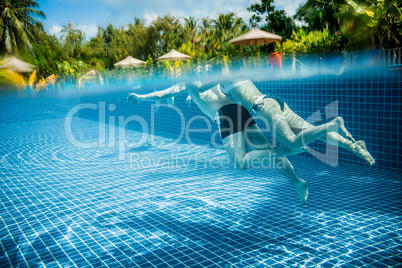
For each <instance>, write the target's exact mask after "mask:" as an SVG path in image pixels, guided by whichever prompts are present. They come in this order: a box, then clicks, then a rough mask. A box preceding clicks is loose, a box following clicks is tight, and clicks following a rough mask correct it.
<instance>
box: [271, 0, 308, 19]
mask: <svg viewBox="0 0 402 268" xmlns="http://www.w3.org/2000/svg"><path fill="white" fill-rule="evenodd" d="M305 2H306V0H280V1H278V2H277V3H275V7H276V9H284V10H285V11H286V14H287V15H288V16H293V15H294V14H296V9H297V8H298V7H299V6H300V4H302V3H305Z"/></svg>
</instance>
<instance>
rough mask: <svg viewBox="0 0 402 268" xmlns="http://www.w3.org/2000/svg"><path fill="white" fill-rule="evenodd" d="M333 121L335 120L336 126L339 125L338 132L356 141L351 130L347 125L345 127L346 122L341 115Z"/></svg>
mask: <svg viewBox="0 0 402 268" xmlns="http://www.w3.org/2000/svg"><path fill="white" fill-rule="evenodd" d="M331 122H333V123H334V124H336V126H337V127H338V130H337V131H336V132H338V133H339V134H340V135H342V136H343V137H345V138H348V139H350V140H351V141H353V142H356V140H355V139H354V138H353V137H352V134H350V133H349V131H347V129H346V127H345V122H344V121H343V118H342V117H340V116H337V117H336V118H335V119H334V120H332V121H331Z"/></svg>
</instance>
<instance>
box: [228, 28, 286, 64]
mask: <svg viewBox="0 0 402 268" xmlns="http://www.w3.org/2000/svg"><path fill="white" fill-rule="evenodd" d="M279 41H282V36H279V35H276V34H272V33H268V32H266V31H263V30H260V29H258V28H257V27H254V29H252V30H251V31H249V32H248V33H245V34H242V35H240V36H238V37H236V38H234V39H232V40H230V41H229V43H231V44H234V45H254V46H255V58H256V59H257V45H260V44H269V43H274V42H279Z"/></svg>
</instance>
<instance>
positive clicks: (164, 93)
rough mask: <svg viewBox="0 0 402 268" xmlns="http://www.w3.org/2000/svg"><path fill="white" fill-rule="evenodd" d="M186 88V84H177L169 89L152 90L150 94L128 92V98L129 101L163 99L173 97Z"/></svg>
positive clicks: (138, 101)
mask: <svg viewBox="0 0 402 268" xmlns="http://www.w3.org/2000/svg"><path fill="white" fill-rule="evenodd" d="M185 90H186V87H185V86H184V84H181V83H180V84H177V85H174V86H172V87H169V88H167V89H164V90H161V91H156V92H152V93H149V94H144V95H138V94H135V93H130V94H128V98H127V100H128V101H129V102H135V103H140V102H141V101H162V100H165V99H169V98H172V97H174V96H176V95H178V94H180V93H182V92H184V91H185Z"/></svg>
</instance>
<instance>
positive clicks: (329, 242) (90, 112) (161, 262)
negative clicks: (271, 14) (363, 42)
mask: <svg viewBox="0 0 402 268" xmlns="http://www.w3.org/2000/svg"><path fill="white" fill-rule="evenodd" d="M349 78H350V77H349ZM309 79H316V80H315V81H320V83H321V81H324V82H325V83H328V79H333V78H329V77H319V78H309ZM336 79H341V81H342V79H347V77H346V78H345V77H342V78H339V77H338V78H336ZM353 79H355V78H353ZM370 79H371V80H370V81H372V80H373V78H370ZM311 81H312V80H307V81H305V80H292V81H287V84H286V85H285V82H283V81H277V82H276V83H274V82H261V83H260V86H261V87H265V88H266V90H268V89H272V88H277V90H278V91H279V90H281V87H277V85H282V88H284V87H285V86H288V87H290V89H287V90H289V91H287V92H282V94H283V95H285V96H286V97H287V100H288V102H290V103H291V104H292V105H293V106H292V107H295V110H297V109H298V108H299V107H298V105H297V104H298V101H300V102H303V101H306V99H310V101H311V102H310V103H311V106H310V107H309V108H307V109H306V110H304V113H303V111H302V110H299V111H298V112H299V113H302V114H303V115H306V114H308V113H310V111H315V109H316V108H321V109H323V107H325V105H327V104H328V103H332V98H333V97H334V98H337V99H339V103H340V104H339V105H341V107H340V109H339V110H340V112H341V113H344V114H345V115H344V114H342V116H346V117H347V116H350V118H352V119H351V120H349V121H348V119H346V121H347V122H350V124H351V125H350V127H349V129H351V132H352V133H353V134H354V135H357V136H358V137H359V138H363V139H364V138H365V140H366V141H367V140H369V141H367V143H368V146H369V148H371V150H372V153H373V155H374V157H377V158H378V156H379V154H378V152H379V151H381V150H382V152H383V154H384V155H385V154H386V148H385V149H383V148H380V147H381V146H380V143H379V142H377V143H376V139H378V140H380V139H381V138H379V136H378V135H379V134H377V136H373V135H372V133H370V131H368V132H367V130H365V128H366V127H367V125H366V124H367V121H361V120H363V119H364V117H365V116H366V117H369V115H371V114H374V113H377V112H378V111H379V110H380V109H377V110H376V109H375V107H374V106H369V107H371V108H369V109H368V110H369V111H368V112H367V111H366V113H360V112H358V110H359V109H360V108H361V107H362V106H360V105H362V104H361V103H363V101H359V102H358V106H357V107H353V109H350V110H349V111H345V109H344V106H342V105H345V101H342V100H345V99H347V100H351V99H350V98H351V95H342V94H339V92H341V91H342V90H343V89H342V90H341V91H339V90H340V89H339V90H338V89H337V88H335V89H332V85H333V84H332V83H328V84H330V85H331V86H328V87H331V88H330V89H326V90H325V92H326V94H323V92H322V90H321V91H320V92H316V90H317V88H316V85H315V84H314V83H312V82H311ZM359 81H360V80H359ZM397 82H398V83H400V80H398V81H397ZM384 83H385V82H384ZM345 84H347V82H345ZM378 84H379V83H378ZM296 85H298V86H299V88H300V86H301V85H302V86H303V85H304V86H306V85H309V88H306V87H303V91H302V92H297V91H296V90H295V88H294V87H296ZM336 85H338V83H335V87H336ZM293 86H294V87H293ZM349 86H350V85H349ZM352 87H353V85H352ZM392 87H393V88H392V91H391V92H392V94H393V95H392V94H391V96H393V98H394V99H393V100H392V102H391V103H390V105H391V108H392V107H394V106H393V105H394V103H396V102H397V101H400V95H399V96H397V97H396V100H395V94H396V92H397V91H400V90H399V89H400V88H399V89H398V88H395V85H392ZM370 88H372V84H370ZM125 91H127V89H126V86H123V87H122V88H121V89H118V90H116V91H114V92H112V93H111V92H109V91H104V92H101V93H99V92H95V93H94V92H92V93H83V94H81V93H80V94H72V95H68V96H65V95H63V94H64V93H60V92H59V93H57V94H51V93H48V94H45V93H42V95H30V94H29V93H27V94H17V95H14V94H11V96H4V97H3V98H2V99H1V102H2V105H3V106H2V107H4V108H3V109H4V110H3V111H4V112H3V113H2V115H1V119H2V122H1V125H0V127H1V128H0V143H1V146H0V150H1V155H0V156H1V158H0V161H1V166H0V174H1V181H0V183H1V187H0V189H1V195H0V196H1V197H0V199H1V207H0V219H1V221H0V264H1V266H4V267H9V266H12V267H42V266H46V267H53V266H54V267H60V266H63V267H67V266H79V267H87V266H88V267H136V266H137V267H287V266H291V265H293V266H308V267H317V266H322V267H334V266H339V267H357V266H363V265H367V266H373V267H395V266H397V265H400V264H401V263H402V258H401V257H400V255H401V250H402V246H401V244H402V243H401V237H402V233H401V232H402V228H401V219H402V209H401V208H402V198H401V197H402V191H401V190H402V180H401V173H400V171H399V170H397V169H396V168H393V167H395V166H394V165H392V166H390V167H389V168H388V169H386V167H387V166H386V165H385V164H384V166H382V168H378V167H377V168H371V167H367V166H365V165H364V163H361V162H360V159H357V158H354V157H355V156H354V155H349V154H347V153H345V152H340V155H339V158H343V160H342V161H340V162H339V163H338V164H337V166H336V167H331V166H329V165H327V164H326V163H324V162H322V161H320V160H319V159H315V158H306V157H299V156H295V157H290V160H291V162H292V164H293V166H294V167H295V169H296V171H297V172H298V174H299V175H300V177H302V178H305V179H307V180H308V181H309V185H310V188H309V192H310V195H309V200H308V203H307V205H306V206H305V207H304V208H303V209H300V208H299V205H298V198H297V195H296V193H295V191H294V189H293V188H292V187H291V185H290V183H289V182H288V181H287V179H286V178H284V177H283V176H282V175H281V174H280V173H279V172H278V171H276V170H275V169H272V168H257V169H253V170H244V171H242V170H237V169H234V168H233V166H232V165H231V163H230V161H229V159H228V157H227V156H226V154H225V152H224V151H223V150H222V149H220V148H216V147H214V146H211V143H210V142H208V140H206V139H205V138H204V137H206V136H207V135H209V136H210V133H195V134H194V133H193V135H192V136H191V141H192V142H191V143H189V142H188V140H186V139H185V138H183V139H181V140H180V141H175V140H176V139H177V137H178V132H177V124H178V123H177V122H180V120H181V118H180V115H179V114H178V113H177V111H176V110H174V109H172V108H169V107H161V110H160V112H159V114H152V111H151V110H150V104H149V103H148V104H139V105H137V106H133V105H131V106H130V105H128V104H126V103H125V97H126V92H125ZM309 92H310V93H309ZM342 92H343V91H342ZM358 92H360V91H358ZM370 92H371V93H370ZM370 92H369V93H367V92H365V93H362V92H360V93H356V92H354V93H349V94H354V95H358V94H360V95H358V96H361V94H363V96H365V95H368V94H371V95H375V94H384V96H386V94H388V93H381V91H379V90H372V91H370ZM374 92H375V93H374ZM274 93H276V92H274ZM320 94H321V96H318V95H320ZM338 94H339V95H338ZM398 94H400V93H398ZM278 95H279V94H278ZM371 95H370V96H371ZM312 96H313V97H312ZM298 98H299V99H298ZM352 100H353V99H352ZM367 100H368V101H367V102H366V104H367V103H370V102H372V104H370V105H375V103H376V102H377V103H378V99H375V98H372V97H369V98H368V99H367ZM183 101H184V97H181V98H178V99H177V100H176V102H177V107H179V108H180V110H182V111H184V112H183V114H184V121H185V122H186V123H188V121H189V119H188V118H189V117H190V116H193V115H197V114H200V112H199V111H198V110H197V109H196V108H188V107H185V106H184V105H182V104H181V103H183ZM346 103H347V104H346V105H351V104H350V103H351V102H350V101H349V102H346ZM83 104H84V105H87V106H82V105H83ZM88 104H92V106H88ZM355 104H356V102H355ZM77 105H81V106H78V107H77ZM113 105H114V106H113ZM73 107H76V108H75V110H74V109H72V108H73ZM311 107H312V108H311ZM331 107H332V106H331ZM347 107H348V106H347ZM376 107H378V106H376ZM396 109H397V108H396V107H395V108H394V110H392V112H394V113H395V112H396V111H397V110H396ZM398 109H399V108H398ZM133 110H135V112H133ZM101 111H103V112H104V113H102V112H101ZM348 112H350V114H351V115H350V114H349V115H348ZM139 114H140V115H141V116H142V118H144V120H145V122H147V124H149V125H151V121H152V120H154V126H155V128H156V133H154V134H153V135H144V131H143V130H144V129H143V125H141V124H140V122H139V121H135V120H134V121H133V122H130V123H127V124H123V123H124V120H126V119H127V118H128V116H129V115H139ZM368 114H369V115H368ZM67 115H68V116H67ZM123 115H124V117H121V116H123ZM152 116H153V117H152ZM396 116H399V117H396V118H395V117H394V119H395V120H400V114H397V115H396ZM305 117H308V116H305ZM323 117H325V116H324V115H323ZM384 117H385V115H384ZM66 118H69V119H70V121H69V124H70V125H69V124H67V123H66V121H68V120H66ZM350 118H349V119H350ZM353 118H355V119H353ZM362 118H363V119H362ZM376 118H377V119H373V120H381V117H380V115H378V114H377V117H376ZM167 119H168V120H167ZM359 120H360V122H361V123H360V124H359V123H358V122H359ZM99 122H101V123H99ZM371 122H372V124H373V121H371ZM193 124H194V125H193V128H194V129H205V125H206V124H207V123H205V122H204V121H202V120H200V121H194V122H193ZM122 125H123V126H125V129H122V128H119V126H122ZM66 126H68V127H67V128H66ZM175 126H176V127H175ZM376 127H378V128H379V126H378V125H376V126H372V128H371V131H372V129H376ZM66 129H69V130H68V131H71V135H72V136H71V135H70V136H69V134H68V133H67V132H68V131H66ZM366 129H367V128H366ZM397 130H399V128H397ZM214 131H216V127H215V126H214V125H212V126H211V130H210V132H214ZM392 131H393V130H391V129H390V130H389V131H388V132H386V133H383V134H381V135H382V136H381V137H388V136H390V137H389V139H390V140H392V139H394V140H395V139H399V138H395V137H393V136H392V135H393V133H392ZM122 134H124V138H126V139H127V142H134V143H136V142H138V143H137V144H136V146H133V147H132V148H129V147H123V148H122V147H121V146H119V140H120V139H121V138H122V136H121V135H122ZM370 135H371V136H370ZM91 144H94V146H91ZM137 145H138V146H137ZM320 146H322V145H321V144H318V145H317V146H316V147H315V148H316V149H317V150H319V148H320ZM370 146H371V147H370ZM373 148H374V150H373ZM395 148H396V149H397V150H399V149H398V148H399V147H397V146H395ZM324 149H325V148H324ZM393 154H395V155H397V154H398V151H396V152H395V151H394V152H393ZM345 155H346V157H343V156H345ZM390 156H392V154H388V155H386V156H383V159H386V158H387V157H390ZM390 158H391V157H390ZM345 159H346V160H345ZM349 159H352V161H348V160H349ZM383 161H384V163H385V160H383ZM393 161H394V162H395V163H398V162H399V160H398V159H393ZM222 163H225V165H226V166H224V168H222V165H221V164H222ZM356 163H359V165H356ZM380 164H381V162H380Z"/></svg>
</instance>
